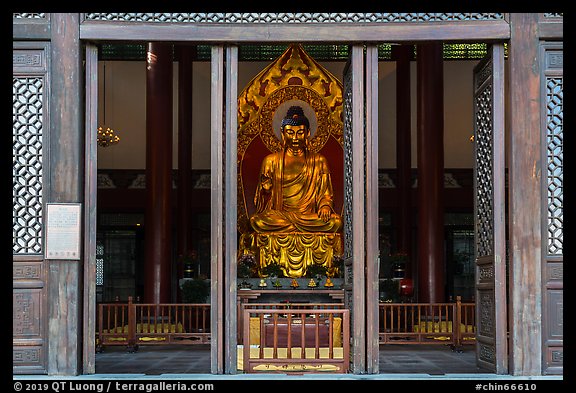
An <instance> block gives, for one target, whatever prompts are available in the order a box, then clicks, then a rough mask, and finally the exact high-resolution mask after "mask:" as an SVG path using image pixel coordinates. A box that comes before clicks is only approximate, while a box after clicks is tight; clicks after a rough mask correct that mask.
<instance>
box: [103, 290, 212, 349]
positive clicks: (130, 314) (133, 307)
mask: <svg viewBox="0 0 576 393" xmlns="http://www.w3.org/2000/svg"><path fill="white" fill-rule="evenodd" d="M97 313H98V315H97V321H98V331H97V337H96V340H97V342H96V349H97V351H101V350H102V348H103V347H104V346H106V345H125V346H127V348H128V350H130V351H134V350H137V349H138V345H142V344H146V345H158V344H164V345H165V344H209V343H210V304H205V303H200V304H191V303H190V304H189V303H186V304H141V303H134V302H133V301H132V297H129V298H128V303H120V302H116V303H103V304H99V305H98V307H97Z"/></svg>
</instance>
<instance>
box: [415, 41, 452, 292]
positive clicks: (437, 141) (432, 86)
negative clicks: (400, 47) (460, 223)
mask: <svg viewBox="0 0 576 393" xmlns="http://www.w3.org/2000/svg"><path fill="white" fill-rule="evenodd" d="M442 62H443V59H442V43H428V44H420V45H418V46H417V92H418V116H417V121H418V125H417V129H418V133H417V135H418V141H417V147H418V198H417V200H418V301H420V302H424V303H429V302H431V303H435V302H443V301H444V300H445V290H444V280H445V270H446V269H445V267H444V266H445V263H444V202H443V198H442V192H443V188H444V97H443V96H444V77H443V63H442Z"/></svg>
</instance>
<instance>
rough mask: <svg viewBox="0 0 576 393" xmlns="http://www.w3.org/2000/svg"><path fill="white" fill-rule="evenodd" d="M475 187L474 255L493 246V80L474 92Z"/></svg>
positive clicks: (482, 253) (487, 253)
mask: <svg viewBox="0 0 576 393" xmlns="http://www.w3.org/2000/svg"><path fill="white" fill-rule="evenodd" d="M475 118H476V130H477V131H476V137H475V143H476V160H477V164H476V165H477V167H476V187H477V197H476V198H477V202H476V203H477V211H476V214H477V215H478V217H477V222H478V224H477V225H478V228H477V240H476V242H477V243H476V252H477V256H478V257H481V256H486V255H492V254H493V249H494V246H493V245H494V222H493V211H494V210H493V203H494V202H493V178H492V84H491V83H488V84H486V86H485V87H484V89H483V90H482V91H481V92H480V93H479V94H478V95H477V96H476V117H475Z"/></svg>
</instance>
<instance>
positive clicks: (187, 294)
mask: <svg viewBox="0 0 576 393" xmlns="http://www.w3.org/2000/svg"><path fill="white" fill-rule="evenodd" d="M209 294H210V284H209V283H208V281H207V280H204V279H203V278H193V279H191V280H186V281H184V283H183V284H182V300H183V301H184V303H205V302H206V298H207V297H208V295H209Z"/></svg>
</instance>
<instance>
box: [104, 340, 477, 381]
mask: <svg viewBox="0 0 576 393" xmlns="http://www.w3.org/2000/svg"><path fill="white" fill-rule="evenodd" d="M486 372H487V371H486V370H481V369H479V368H478V367H477V366H476V353H475V347H474V346H472V345H470V346H466V347H464V350H463V352H461V353H459V352H455V351H452V350H451V349H450V348H449V347H448V346H444V345H398V344H397V345H386V346H381V347H380V373H382V374H396V373H402V374H411V373H412V374H430V375H442V374H475V373H486ZM96 373H97V374H148V375H160V374H210V347H209V346H200V345H193V346H192V345H190V346H140V349H139V350H138V351H137V352H135V353H128V352H126V350H125V349H124V348H123V347H107V348H105V350H104V352H102V353H97V354H96Z"/></svg>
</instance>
